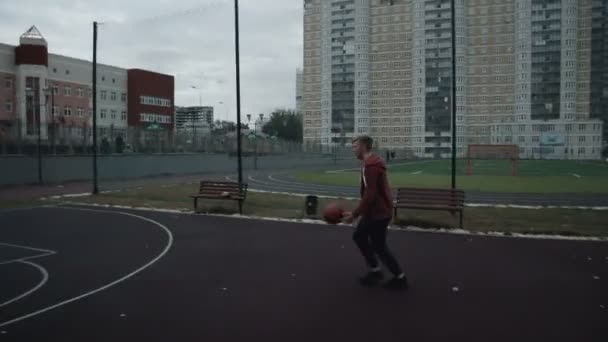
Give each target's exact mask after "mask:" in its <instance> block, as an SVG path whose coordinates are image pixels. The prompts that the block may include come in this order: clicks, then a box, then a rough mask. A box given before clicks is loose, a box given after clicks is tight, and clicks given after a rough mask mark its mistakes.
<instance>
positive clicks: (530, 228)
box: [47, 185, 608, 236]
mask: <svg viewBox="0 0 608 342" xmlns="http://www.w3.org/2000/svg"><path fill="white" fill-rule="evenodd" d="M194 191H196V185H177V186H171V187H166V186H159V185H153V186H152V185H151V186H146V187H143V188H139V189H130V190H125V191H121V192H115V193H107V194H101V195H98V196H87V197H78V198H65V199H64V200H65V201H73V202H78V203H82V202H86V203H97V204H109V205H122V206H130V207H149V208H165V209H178V210H186V211H190V210H192V200H191V199H190V198H188V195H190V194H192V193H193V192H194ZM330 201H331V202H335V201H337V202H339V203H340V205H341V206H343V207H344V208H346V209H352V208H354V207H355V206H356V205H357V202H356V201H349V200H335V199H320V202H319V208H323V207H324V206H325V205H327V204H328V202H330ZM47 204H49V203H47ZM199 207H200V209H201V211H204V212H211V213H221V214H233V213H236V212H237V205H236V204H235V203H234V202H233V201H217V200H216V201H201V202H200V203H199ZM244 209H245V214H246V215H253V216H260V217H278V218H290V219H299V218H303V217H304V198H303V197H297V196H288V195H278V194H270V193H255V192H250V193H249V194H248V196H247V200H246V202H245V206H244ZM396 223H397V224H398V225H401V226H416V227H421V228H454V227H455V226H457V224H458V218H457V217H456V216H452V215H450V213H447V212H437V211H424V210H403V211H400V212H399V217H398V219H397V220H396ZM464 227H465V229H467V230H471V231H479V232H489V231H500V232H511V233H528V234H561V235H581V236H608V228H607V227H608V211H605V210H577V209H539V210H534V209H516V208H477V207H474V208H466V209H465V215H464ZM227 228H228V227H227Z"/></svg>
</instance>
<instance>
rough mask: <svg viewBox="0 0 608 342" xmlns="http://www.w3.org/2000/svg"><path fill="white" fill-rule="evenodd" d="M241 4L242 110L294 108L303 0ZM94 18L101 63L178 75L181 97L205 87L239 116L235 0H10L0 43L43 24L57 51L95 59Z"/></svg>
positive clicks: (185, 100) (0, 22) (190, 97)
mask: <svg viewBox="0 0 608 342" xmlns="http://www.w3.org/2000/svg"><path fill="white" fill-rule="evenodd" d="M239 6H240V11H239V15H240V42H241V96H242V97H241V103H242V114H243V115H246V114H247V113H268V112H269V111H271V110H272V109H274V108H275V107H291V108H292V107H294V106H295V72H296V68H298V67H300V66H301V65H302V34H303V33H302V29H303V24H302V20H303V13H302V1H301V0H281V1H276V0H241V1H240V2H239ZM93 20H97V21H100V22H102V24H101V26H100V30H99V42H98V45H99V54H98V60H99V62H100V63H104V64H112V65H117V66H121V67H125V68H131V67H137V68H144V69H149V70H153V71H158V72H162V73H167V74H172V75H175V77H176V104H178V105H197V104H198V102H199V94H200V95H201V96H202V99H203V102H204V104H207V105H213V106H216V107H219V108H217V113H218V114H220V115H221V116H224V115H225V113H226V112H228V113H229V114H228V115H229V118H230V119H234V118H235V117H236V95H235V94H236V90H235V83H236V81H235V78H236V76H235V56H234V2H233V1H232V0H203V1H201V0H180V1H179V2H177V1H169V0H159V1H146V0H129V1H125V0H104V1H95V0H88V1H85V0H54V1H46V0H21V1H19V2H17V1H2V2H1V3H0V42H2V43H7V44H17V43H18V38H19V36H20V34H21V33H22V32H24V31H25V30H26V29H27V28H29V26H31V25H36V26H37V27H38V28H39V29H40V31H41V33H42V34H43V35H44V36H45V38H46V39H47V41H48V43H49V50H50V51H51V52H53V53H58V54H64V55H68V56H72V57H76V58H83V59H88V60H90V59H91V54H92V50H91V47H92V39H91V38H92V21H93ZM193 85H194V86H196V87H197V88H199V89H192V86H193ZM220 101H221V102H224V103H225V104H226V105H225V106H221V105H218V102H220Z"/></svg>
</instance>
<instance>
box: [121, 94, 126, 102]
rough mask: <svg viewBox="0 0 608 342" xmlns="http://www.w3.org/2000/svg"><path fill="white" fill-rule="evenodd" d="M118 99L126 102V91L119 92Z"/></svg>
mask: <svg viewBox="0 0 608 342" xmlns="http://www.w3.org/2000/svg"><path fill="white" fill-rule="evenodd" d="M120 101H122V102H127V94H126V93H122V94H120Z"/></svg>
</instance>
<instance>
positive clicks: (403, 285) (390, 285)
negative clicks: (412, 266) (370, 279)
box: [384, 277, 409, 291]
mask: <svg viewBox="0 0 608 342" xmlns="http://www.w3.org/2000/svg"><path fill="white" fill-rule="evenodd" d="M408 287H409V285H408V283H407V278H406V277H403V278H397V277H394V278H393V279H391V280H389V281H387V282H386V283H384V288H385V289H388V290H395V291H404V290H407V289H408Z"/></svg>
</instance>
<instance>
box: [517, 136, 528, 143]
mask: <svg viewBox="0 0 608 342" xmlns="http://www.w3.org/2000/svg"><path fill="white" fill-rule="evenodd" d="M518 141H519V142H520V143H522V144H523V143H525V142H526V137H524V136H520V137H519V138H518Z"/></svg>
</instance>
